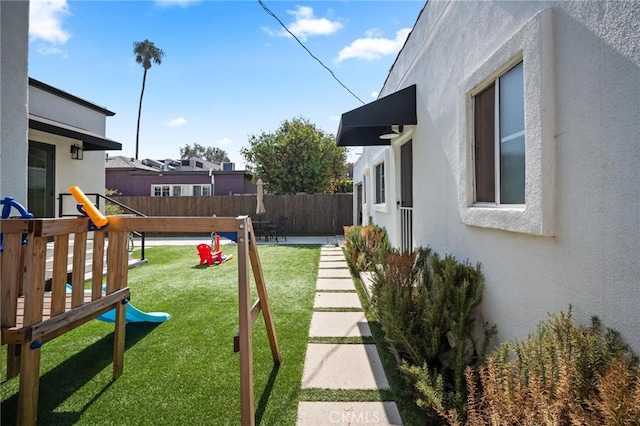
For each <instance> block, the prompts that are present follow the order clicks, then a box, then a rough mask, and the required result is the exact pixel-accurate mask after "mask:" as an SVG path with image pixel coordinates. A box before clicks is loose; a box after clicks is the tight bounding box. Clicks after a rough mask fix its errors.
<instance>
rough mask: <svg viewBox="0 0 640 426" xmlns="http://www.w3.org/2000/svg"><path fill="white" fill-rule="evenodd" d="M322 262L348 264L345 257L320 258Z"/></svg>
mask: <svg viewBox="0 0 640 426" xmlns="http://www.w3.org/2000/svg"><path fill="white" fill-rule="evenodd" d="M320 262H346V260H345V258H344V256H320Z"/></svg>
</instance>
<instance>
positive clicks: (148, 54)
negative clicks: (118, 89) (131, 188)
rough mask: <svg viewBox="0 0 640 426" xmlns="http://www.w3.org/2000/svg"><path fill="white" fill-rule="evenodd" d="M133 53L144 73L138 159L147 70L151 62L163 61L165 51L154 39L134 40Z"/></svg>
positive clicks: (138, 132) (139, 107)
mask: <svg viewBox="0 0 640 426" xmlns="http://www.w3.org/2000/svg"><path fill="white" fill-rule="evenodd" d="M133 54H134V55H136V62H137V63H139V64H142V68H144V74H143V75H142V90H141V91H140V104H139V105H138V124H137V126H136V160H137V159H138V142H139V140H140V115H141V114H142V97H143V96H144V86H145V84H146V82H147V71H148V70H149V68H151V62H154V63H156V64H158V65H160V64H161V63H162V58H164V52H163V51H162V49H159V48H157V47H156V45H155V44H153V42H152V41H149V40H147V39H145V40H144V41H135V42H133Z"/></svg>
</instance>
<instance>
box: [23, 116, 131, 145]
mask: <svg viewBox="0 0 640 426" xmlns="http://www.w3.org/2000/svg"><path fill="white" fill-rule="evenodd" d="M29 128H30V129H34V130H41V131H43V132H47V133H52V134H54V135H60V136H64V137H67V138H71V139H77V140H81V141H82V149H83V150H84V151H120V150H122V144H121V143H118V142H116V141H113V140H111V139H107V138H105V137H103V136H100V135H98V134H96V133H92V132H89V131H87V130H84V129H81V128H79V127H74V126H69V125H68V124H63V123H60V122H57V121H53V120H49V119H47V118H43V117H38V116H37V115H33V114H29Z"/></svg>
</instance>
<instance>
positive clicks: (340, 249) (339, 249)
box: [320, 246, 343, 253]
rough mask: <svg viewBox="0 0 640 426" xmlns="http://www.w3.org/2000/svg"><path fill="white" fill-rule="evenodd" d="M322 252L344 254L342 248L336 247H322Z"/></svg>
mask: <svg viewBox="0 0 640 426" xmlns="http://www.w3.org/2000/svg"><path fill="white" fill-rule="evenodd" d="M320 251H321V252H329V251H332V252H333V251H337V252H339V253H343V251H342V247H336V246H322V247H320Z"/></svg>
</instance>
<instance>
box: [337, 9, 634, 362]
mask: <svg viewBox="0 0 640 426" xmlns="http://www.w3.org/2000/svg"><path fill="white" fill-rule="evenodd" d="M638 22H640V3H638V2H604V1H603V2H564V1H557V2H539V1H520V2H503V1H488V2H459V1H452V2H446V1H433V2H431V1H430V2H427V4H426V5H425V7H424V9H423V10H422V12H421V14H420V16H419V17H418V19H417V22H416V24H415V26H414V28H413V31H412V32H411V34H410V36H409V37H408V39H407V41H406V43H405V45H404V47H403V48H402V50H401V52H400V53H399V55H398V57H397V59H396V61H395V63H394V65H393V67H392V68H391V70H390V72H389V74H388V76H387V79H386V81H385V83H384V86H383V88H382V90H381V92H380V98H379V99H378V100H377V101H375V102H373V103H371V104H368V105H365V106H363V107H360V108H358V109H356V110H353V111H349V112H346V113H345V114H343V116H342V119H341V122H340V127H339V130H338V135H337V143H338V145H341V146H364V148H363V153H362V156H361V157H360V159H359V160H358V162H357V163H356V165H355V167H354V212H355V213H354V222H355V223H369V222H371V223H375V224H377V225H380V226H382V227H384V228H385V229H386V230H387V232H388V234H389V237H390V240H391V242H392V244H393V245H394V246H396V247H399V248H415V247H419V246H430V247H431V248H433V249H434V250H435V251H437V252H438V253H440V254H442V255H444V254H447V253H450V254H453V255H454V256H455V257H456V258H458V259H459V260H463V261H464V260H468V261H469V262H471V263H473V264H475V263H476V262H480V263H481V264H482V270H483V272H484V275H485V278H486V283H485V291H484V301H483V304H482V314H483V316H484V317H485V319H486V320H488V321H489V322H491V323H495V324H497V326H498V330H499V335H498V338H499V339H500V340H504V339H509V338H513V337H518V338H523V337H525V336H526V335H527V333H529V332H531V331H533V330H534V329H535V325H536V324H537V323H538V322H539V321H541V320H545V319H547V317H548V316H547V315H548V313H550V312H557V311H559V310H567V309H569V307H570V306H571V309H572V311H573V313H574V316H575V317H576V318H577V319H578V320H579V321H581V322H585V323H586V322H588V320H589V318H590V317H591V316H592V315H596V316H598V317H600V319H601V320H602V321H603V323H604V324H605V325H606V326H608V327H612V328H614V329H616V330H618V331H620V332H621V333H622V334H623V336H624V337H625V338H626V339H627V341H628V342H629V343H630V344H631V345H632V347H633V348H634V349H635V350H636V351H637V352H640V333H638V326H639V324H640V48H639V46H640V33H639V32H638V27H637V25H638ZM386 126H391V127H392V128H393V130H395V132H393V133H395V134H392V135H390V136H387V137H389V138H391V139H380V136H381V135H382V134H383V132H386Z"/></svg>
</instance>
